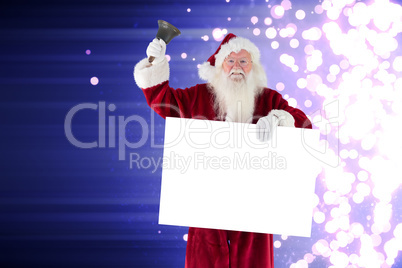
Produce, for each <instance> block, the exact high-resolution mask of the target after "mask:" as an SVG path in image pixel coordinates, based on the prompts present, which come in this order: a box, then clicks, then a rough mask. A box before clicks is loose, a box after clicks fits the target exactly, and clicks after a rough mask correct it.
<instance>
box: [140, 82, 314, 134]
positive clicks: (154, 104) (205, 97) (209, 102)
mask: <svg viewBox="0 0 402 268" xmlns="http://www.w3.org/2000/svg"><path fill="white" fill-rule="evenodd" d="M143 92H144V95H145V98H146V100H147V102H148V105H149V106H150V107H151V108H152V109H153V110H154V111H155V112H156V113H157V114H159V115H160V116H162V117H163V118H166V117H181V118H199V119H206V120H220V119H219V118H218V115H217V114H216V111H215V109H214V96H213V93H212V90H211V89H209V88H208V86H207V84H198V85H196V86H193V87H190V88H186V89H173V88H171V87H170V86H169V81H165V82H163V83H161V84H158V85H156V86H153V87H149V88H145V89H143ZM273 109H277V110H285V111H287V112H289V113H290V114H291V115H292V116H293V117H294V119H295V127H303V128H311V123H310V121H309V120H308V119H307V117H306V115H305V114H304V113H303V112H302V111H300V110H299V109H296V108H293V107H291V106H289V104H288V102H287V101H286V100H285V99H283V98H282V95H281V94H279V93H278V92H277V91H275V90H272V89H269V88H265V89H264V90H263V92H262V93H261V94H260V95H259V96H258V97H257V98H256V99H255V106H254V116H253V123H257V121H258V119H259V118H260V117H263V116H266V115H268V113H269V112H270V111H271V110H273Z"/></svg>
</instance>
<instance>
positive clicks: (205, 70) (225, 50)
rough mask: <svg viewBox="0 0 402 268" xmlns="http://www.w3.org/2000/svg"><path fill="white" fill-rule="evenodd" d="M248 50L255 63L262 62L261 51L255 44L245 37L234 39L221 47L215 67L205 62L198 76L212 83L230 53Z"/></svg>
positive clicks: (216, 57)
mask: <svg viewBox="0 0 402 268" xmlns="http://www.w3.org/2000/svg"><path fill="white" fill-rule="evenodd" d="M242 49H244V50H246V51H247V52H248V53H250V55H251V60H252V61H253V62H257V63H258V64H259V62H260V50H259V49H258V48H257V46H256V45H254V43H252V42H251V41H250V40H248V39H246V38H243V37H233V38H232V39H230V40H229V41H228V42H227V43H226V44H223V45H221V49H220V50H219V52H218V53H217V54H216V55H215V66H212V65H211V64H210V63H209V62H208V61H206V62H204V63H203V64H202V65H201V66H200V68H199V70H198V75H199V77H200V78H201V79H202V80H206V81H210V79H211V78H213V77H214V75H215V73H216V68H217V67H216V66H222V64H223V61H224V60H225V58H226V57H227V56H229V55H230V53H232V52H235V53H238V52H240V50H242Z"/></svg>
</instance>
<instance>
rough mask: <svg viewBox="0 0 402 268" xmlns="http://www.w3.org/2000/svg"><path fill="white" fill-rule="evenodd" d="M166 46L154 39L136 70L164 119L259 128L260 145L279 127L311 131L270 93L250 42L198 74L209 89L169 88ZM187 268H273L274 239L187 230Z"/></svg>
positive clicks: (234, 44)
mask: <svg viewBox="0 0 402 268" xmlns="http://www.w3.org/2000/svg"><path fill="white" fill-rule="evenodd" d="M165 52H166V44H165V42H164V41H163V40H159V39H156V38H155V39H154V40H153V41H152V42H151V43H150V44H149V46H148V48H147V50H146V53H147V56H148V57H150V56H152V57H154V58H155V59H154V61H153V62H152V64H150V63H149V62H148V58H145V59H143V60H142V61H140V62H139V63H138V64H137V65H136V66H135V68H134V78H135V81H136V83H137V85H138V86H139V87H140V88H142V90H143V92H144V95H145V97H146V100H147V102H148V104H149V105H150V106H151V108H152V109H153V110H154V111H155V112H156V113H158V114H159V115H160V116H162V117H163V118H166V117H168V116H171V117H182V118H198V119H205V120H225V121H231V122H242V123H254V124H257V130H258V132H257V136H258V138H259V139H260V140H262V141H266V140H269V139H270V137H271V134H272V133H273V131H275V127H276V126H287V127H304V128H311V123H310V121H309V120H308V119H307V117H306V115H305V114H304V113H303V112H302V111H300V110H299V109H296V108H293V107H291V106H289V104H288V102H287V101H286V100H285V99H283V98H282V96H281V95H280V94H279V93H278V92H276V91H274V90H272V89H269V88H267V86H266V85H267V78H266V75H265V72H264V70H263V67H262V65H261V63H260V51H259V50H258V48H257V47H256V46H255V45H254V44H253V43H252V42H251V41H250V40H248V39H245V38H242V37H237V36H235V35H234V34H228V35H227V36H226V37H225V38H224V40H223V41H222V43H221V44H220V46H219V48H218V49H217V51H216V52H215V53H214V54H213V55H212V56H211V57H210V58H209V59H208V61H206V62H204V63H203V64H202V65H201V67H200V68H199V76H200V78H201V79H203V80H205V81H207V83H203V84H197V85H195V86H193V87H189V88H186V89H173V88H171V87H170V85H169V63H168V61H167V59H166V57H165ZM185 267H188V268H195V267H199V268H209V267H216V268H227V267H231V268H234V267H238V268H254V267H259V268H260V267H274V259H273V242H272V234H262V233H249V232H239V231H227V230H216V229H205V228H193V227H190V228H189V233H188V242H187V249H186V261H185Z"/></svg>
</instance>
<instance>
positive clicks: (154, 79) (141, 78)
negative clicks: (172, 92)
mask: <svg viewBox="0 0 402 268" xmlns="http://www.w3.org/2000/svg"><path fill="white" fill-rule="evenodd" d="M169 73H170V69H169V63H168V61H167V60H166V59H165V60H163V61H162V62H160V63H158V64H155V65H149V62H148V59H147V58H145V59H143V60H141V61H140V62H138V63H137V64H136V65H135V67H134V80H135V82H136V83H137V85H138V86H139V87H140V88H149V87H153V86H156V85H158V84H160V83H162V82H165V81H167V80H169Z"/></svg>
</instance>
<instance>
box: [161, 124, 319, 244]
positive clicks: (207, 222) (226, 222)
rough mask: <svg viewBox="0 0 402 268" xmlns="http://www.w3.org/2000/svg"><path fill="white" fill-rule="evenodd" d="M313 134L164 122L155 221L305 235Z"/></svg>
mask: <svg viewBox="0 0 402 268" xmlns="http://www.w3.org/2000/svg"><path fill="white" fill-rule="evenodd" d="M318 142H319V132H318V130H311V129H300V128H288V127H278V128H277V131H276V133H273V137H272V139H271V140H270V141H269V142H260V141H258V139H257V137H256V125H254V124H242V123H230V122H219V121H208V120H196V119H182V118H167V119H166V126H165V144H164V155H163V171H162V186H161V199H160V211H159V224H166V225H177V226H191V227H201V228H212V229H224V230H235V231H246V232H258V233H272V234H285V235H292V236H302V237H310V235H311V223H312V212H313V196H314V188H315V179H316V176H317V174H318V173H319V172H320V166H319V164H318V160H317V159H315V158H314V157H313V156H312V155H311V154H310V153H309V148H311V146H313V147H314V146H316V145H317V144H318Z"/></svg>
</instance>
